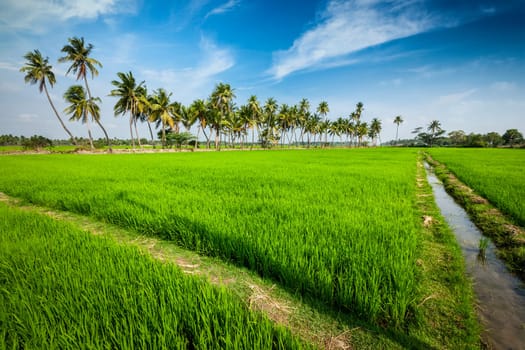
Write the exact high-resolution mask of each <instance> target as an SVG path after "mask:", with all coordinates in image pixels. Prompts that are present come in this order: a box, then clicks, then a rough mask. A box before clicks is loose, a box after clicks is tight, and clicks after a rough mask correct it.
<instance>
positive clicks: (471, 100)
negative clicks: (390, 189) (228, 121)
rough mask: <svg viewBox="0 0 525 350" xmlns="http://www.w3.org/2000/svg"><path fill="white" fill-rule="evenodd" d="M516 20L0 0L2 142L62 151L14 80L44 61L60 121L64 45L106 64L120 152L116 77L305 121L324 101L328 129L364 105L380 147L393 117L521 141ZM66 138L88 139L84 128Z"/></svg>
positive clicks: (425, 8)
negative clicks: (276, 106)
mask: <svg viewBox="0 0 525 350" xmlns="http://www.w3.org/2000/svg"><path fill="white" fill-rule="evenodd" d="M524 18H525V0H505V1H501V0H479V1H473V0H462V1H455V0H441V1H435V0H390V1H378V0H348V1H344V0H322V1H321V0H320V1H300V0H283V1H269V0H267V1H265V0H174V1H160V0H153V1H146V0H143V1H141V0H91V1H88V0H3V1H2V2H1V3H0V101H1V105H2V107H3V108H2V112H1V113H0V134H9V133H11V134H15V135H20V134H23V135H26V136H29V135H33V134H41V135H44V136H47V137H50V138H64V139H65V138H66V137H67V135H66V134H65V132H64V131H63V130H62V128H61V127H60V125H59V123H58V121H57V120H56V117H55V116H54V115H53V112H52V110H51V108H50V106H49V105H48V103H47V100H46V99H45V96H44V95H43V94H39V93H38V89H37V87H36V86H31V85H26V84H25V83H24V81H23V74H22V73H20V72H19V71H18V70H19V69H20V67H21V66H22V65H23V64H24V59H23V55H24V54H25V53H26V52H28V51H31V50H33V49H39V50H40V51H41V52H42V53H43V54H44V55H45V56H48V57H49V59H50V62H51V64H52V65H53V68H54V71H55V74H56V77H57V84H56V85H55V87H54V88H53V90H52V98H53V100H54V102H55V104H56V105H57V107H58V109H59V111H62V110H63V109H64V108H65V104H64V102H63V99H62V94H63V93H64V91H65V90H66V89H67V88H68V87H69V86H70V85H72V84H74V83H75V80H74V76H65V72H66V71H67V68H68V65H67V64H59V63H57V59H58V58H59V57H61V52H60V50H61V48H62V47H63V46H64V45H65V44H67V39H68V38H69V37H73V36H78V37H84V38H85V40H86V42H88V43H92V44H93V45H94V50H93V57H94V58H96V59H98V60H99V61H100V62H102V64H103V68H102V69H100V74H99V76H98V77H95V79H93V80H91V81H90V84H91V89H92V92H93V94H94V95H96V96H99V97H101V98H102V105H101V107H102V122H103V124H104V125H105V126H106V127H107V129H108V133H109V134H110V137H119V138H129V129H128V126H127V125H128V124H127V120H128V119H127V116H126V117H118V118H115V117H114V114H113V105H114V103H115V99H114V98H112V97H109V96H108V93H109V91H110V90H111V89H112V85H111V83H110V82H111V80H114V79H116V73H117V72H119V71H120V72H127V71H132V72H133V74H134V76H135V77H136V78H137V79H138V80H145V81H146V85H147V87H148V89H149V90H150V91H153V90H154V89H156V88H159V87H163V88H165V89H166V90H168V91H169V92H172V93H173V96H172V98H173V100H177V101H180V102H182V103H185V104H190V103H191V102H192V101H193V100H195V99H197V98H206V97H207V96H209V94H210V92H211V91H212V89H213V87H214V86H215V84H217V83H218V82H226V83H229V84H231V86H232V87H233V88H234V89H235V94H236V95H237V99H236V103H237V105H240V104H244V103H245V102H246V100H247V99H248V97H249V96H250V95H252V94H255V95H257V96H258V98H259V100H260V101H261V102H264V101H265V100H266V99H267V98H269V97H274V98H275V99H277V101H278V102H279V103H288V104H294V103H298V102H299V101H300V100H301V99H302V98H307V99H309V101H310V103H311V105H312V107H313V108H315V106H317V104H318V103H319V102H321V101H323V100H325V101H327V102H328V104H329V107H330V113H329V114H328V117H329V118H330V119H336V118H338V117H346V116H348V115H349V114H350V113H351V112H352V111H353V110H354V107H355V104H356V103H357V102H359V101H361V102H363V103H364V108H365V110H364V113H363V116H362V118H363V119H364V120H365V121H366V120H370V119H372V118H379V119H381V120H382V122H383V132H382V134H381V138H382V140H384V141H385V140H390V139H393V138H394V137H395V125H394V124H393V122H392V121H393V119H394V117H395V116H396V115H402V116H403V119H404V120H405V122H404V123H403V124H402V125H401V126H400V129H399V134H400V138H410V137H412V135H411V133H410V132H411V131H412V130H413V129H414V128H416V127H418V126H423V127H425V126H427V125H428V124H429V123H430V121H432V120H434V119H437V120H439V121H440V122H441V124H442V126H443V128H444V129H445V130H447V131H452V130H464V131H466V132H467V133H469V132H477V133H486V132H489V131H496V132H499V133H503V132H504V131H505V130H506V129H509V128H518V129H519V130H520V131H521V132H522V133H525V21H524ZM68 126H70V128H71V130H72V131H73V133H74V134H75V135H77V136H86V135H85V134H86V131H85V128H84V126H82V125H81V124H80V123H76V122H75V123H74V122H68ZM139 133H140V134H141V136H147V132H146V128H145V127H143V128H142V129H140V130H139ZM94 134H95V137H101V136H102V134H101V133H100V132H99V131H98V130H95V133H94Z"/></svg>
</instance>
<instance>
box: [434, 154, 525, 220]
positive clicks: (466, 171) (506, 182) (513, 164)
mask: <svg viewBox="0 0 525 350" xmlns="http://www.w3.org/2000/svg"><path fill="white" fill-rule="evenodd" d="M428 152H429V153H430V154H431V155H432V157H433V158H435V159H436V160H438V161H440V162H441V163H444V164H445V165H446V166H447V168H448V169H449V170H450V171H452V172H453V173H454V174H455V175H456V176H457V177H458V178H459V179H460V180H461V181H463V182H464V183H466V184H467V185H468V186H469V187H471V188H473V189H474V190H475V191H476V192H477V193H479V194H480V195H481V196H483V197H484V198H487V199H488V200H489V201H490V202H491V203H492V204H494V205H495V206H496V207H498V208H499V209H500V210H502V211H503V212H504V213H506V214H507V215H509V216H510V217H511V218H512V219H514V220H515V222H516V224H518V225H520V226H525V200H524V198H525V170H524V169H525V151H524V150H514V149H444V148H435V149H429V150H428Z"/></svg>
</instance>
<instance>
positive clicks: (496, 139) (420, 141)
mask: <svg viewBox="0 0 525 350" xmlns="http://www.w3.org/2000/svg"><path fill="white" fill-rule="evenodd" d="M412 134H414V135H415V136H414V139H412V140H399V141H397V142H396V144H397V145H399V146H419V147H420V146H428V147H432V146H442V147H444V146H452V147H502V146H503V147H505V146H506V147H516V146H518V147H519V146H521V147H524V146H525V139H524V138H523V134H522V133H521V132H519V131H518V129H508V130H506V131H505V133H503V135H500V134H499V133H497V132H495V131H491V132H488V133H486V134H476V133H470V134H467V133H465V131H463V130H454V131H450V132H449V133H448V134H446V130H443V128H442V126H441V123H440V122H439V121H438V120H433V121H432V122H430V124H429V125H428V126H427V127H426V129H425V128H424V127H417V128H415V129H414V130H413V131H412Z"/></svg>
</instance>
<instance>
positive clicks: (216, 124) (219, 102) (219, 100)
mask: <svg viewBox="0 0 525 350" xmlns="http://www.w3.org/2000/svg"><path fill="white" fill-rule="evenodd" d="M234 98H235V94H234V92H233V89H232V88H231V86H230V84H225V83H219V84H217V85H216V86H215V89H214V90H213V92H212V94H211V96H210V107H211V109H212V110H213V111H214V113H213V114H212V116H213V118H212V120H211V122H212V123H211V126H212V128H213V129H214V130H215V148H216V149H217V150H220V147H219V145H220V132H221V129H222V126H223V120H224V119H225V118H227V117H228V116H229V115H230V113H232V112H233V99H234Z"/></svg>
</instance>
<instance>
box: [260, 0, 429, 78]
mask: <svg viewBox="0 0 525 350" xmlns="http://www.w3.org/2000/svg"><path fill="white" fill-rule="evenodd" d="M412 3H413V2H412V1H394V2H390V3H388V6H389V7H388V8H386V7H385V6H383V4H381V3H380V2H379V1H377V0H349V1H342V0H331V1H330V2H329V3H328V6H327V8H326V10H325V12H324V13H323V14H322V16H321V22H320V23H319V24H318V25H317V26H315V27H314V28H312V29H310V30H308V31H306V32H305V33H303V34H302V35H301V36H300V37H299V38H298V39H296V40H295V41H294V43H293V45H292V47H290V48H289V49H288V50H284V51H278V52H275V53H274V63H273V66H272V67H271V68H270V70H269V71H268V72H269V73H270V75H272V76H273V78H275V79H281V78H283V77H285V76H287V75H289V74H291V73H293V72H296V71H300V70H304V69H312V68H316V67H323V64H325V63H326V62H327V61H334V60H340V59H342V58H344V56H345V55H348V54H350V53H352V52H355V51H358V50H361V49H364V48H367V47H370V46H374V45H378V44H381V43H385V42H388V41H391V40H394V39H398V38H402V37H406V36H410V35H413V34H416V33H419V32H422V31H425V30H427V29H429V28H430V27H431V26H432V23H431V22H432V21H431V20H430V18H429V17H428V16H426V15H425V14H424V13H421V12H419V11H416V10H415V9H414V8H413V7H412V6H411V5H412ZM380 5H381V6H380Z"/></svg>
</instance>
